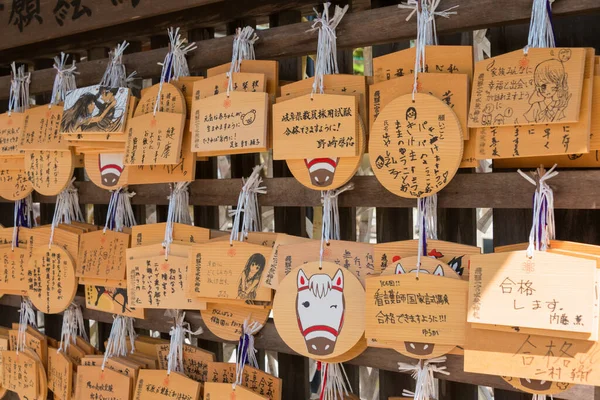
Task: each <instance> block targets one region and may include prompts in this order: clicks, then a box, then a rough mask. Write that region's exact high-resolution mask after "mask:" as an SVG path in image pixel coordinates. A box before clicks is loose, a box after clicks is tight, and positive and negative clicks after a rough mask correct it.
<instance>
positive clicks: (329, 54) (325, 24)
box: [307, 2, 349, 98]
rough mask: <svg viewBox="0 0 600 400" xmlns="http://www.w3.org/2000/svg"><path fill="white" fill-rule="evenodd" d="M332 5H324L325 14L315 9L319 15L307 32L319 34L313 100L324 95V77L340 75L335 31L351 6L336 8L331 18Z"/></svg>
mask: <svg viewBox="0 0 600 400" xmlns="http://www.w3.org/2000/svg"><path fill="white" fill-rule="evenodd" d="M330 5H331V3H329V2H327V3H324V4H323V13H322V14H321V13H319V12H318V11H317V9H316V8H313V10H314V11H315V13H316V14H317V16H316V18H315V19H314V22H313V24H312V26H311V28H310V29H309V30H308V31H307V32H314V31H318V32H319V39H318V42H317V60H316V62H315V80H314V83H313V87H312V92H311V98H312V96H313V95H314V94H315V93H317V91H318V93H319V94H323V93H324V85H325V84H324V75H331V74H337V73H339V69H338V62H337V37H336V34H335V29H336V28H337V26H338V25H339V23H340V21H341V20H342V18H343V17H344V15H345V14H346V11H348V8H349V6H348V5H347V4H346V6H344V8H341V7H340V6H337V5H336V6H335V11H334V13H333V17H332V18H331V19H330V18H329V6H330Z"/></svg>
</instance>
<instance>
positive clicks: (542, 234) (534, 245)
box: [517, 164, 558, 258]
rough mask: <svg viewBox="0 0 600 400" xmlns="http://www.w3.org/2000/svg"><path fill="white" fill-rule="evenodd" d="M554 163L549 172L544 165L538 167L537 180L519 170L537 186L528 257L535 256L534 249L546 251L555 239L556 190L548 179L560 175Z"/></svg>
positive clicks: (534, 196)
mask: <svg viewBox="0 0 600 400" xmlns="http://www.w3.org/2000/svg"><path fill="white" fill-rule="evenodd" d="M556 166H557V164H554V166H553V167H552V168H550V170H548V171H547V172H546V171H545V170H544V168H543V167H540V168H538V169H537V178H538V179H537V182H536V180H535V179H533V178H532V177H530V176H528V175H527V174H526V173H524V172H523V171H521V170H518V171H517V172H518V173H519V174H520V175H521V176H522V177H523V178H525V179H526V180H527V181H528V182H529V183H531V184H532V185H534V186H535V187H536V190H535V193H534V195H533V221H532V223H531V230H530V231H529V246H528V247H527V257H529V258H531V257H533V252H534V250H537V251H546V250H547V249H548V245H549V244H550V240H554V237H555V236H554V192H553V191H552V189H551V188H550V186H549V185H548V183H547V181H548V179H551V178H553V177H555V176H556V175H558V171H555V170H554V169H555V168H556Z"/></svg>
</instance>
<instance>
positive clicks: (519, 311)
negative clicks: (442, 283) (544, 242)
mask: <svg viewBox="0 0 600 400" xmlns="http://www.w3.org/2000/svg"><path fill="white" fill-rule="evenodd" d="M565 265H569V268H568V269H566V268H565V267H564V266H565ZM470 273H471V279H470V280H469V309H468V317H467V321H468V322H473V323H484V324H497V325H506V326H523V327H527V328H538V329H550V330H556V331H558V332H557V334H556V335H557V336H560V331H571V332H581V333H588V334H591V333H592V331H593V325H594V324H593V323H592V321H593V320H594V318H593V315H594V303H595V301H594V299H595V294H594V290H595V285H594V282H595V279H596V278H595V277H596V263H595V261H592V260H585V259H581V258H577V257H569V256H564V255H560V254H554V253H547V252H539V251H536V252H535V253H534V255H533V258H532V259H528V258H527V255H526V252H525V251H517V252H510V253H494V254H485V255H474V256H471V271H470ZM555 302H556V303H555ZM563 317H564V318H566V319H564V318H563ZM578 318H579V319H581V321H579V322H577V319H578Z"/></svg>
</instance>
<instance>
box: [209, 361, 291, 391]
mask: <svg viewBox="0 0 600 400" xmlns="http://www.w3.org/2000/svg"><path fill="white" fill-rule="evenodd" d="M235 368H236V365H235V364H234V363H225V362H210V363H208V382H216V383H229V384H233V383H234V382H235ZM242 386H243V387H245V388H246V389H250V390H251V391H253V392H254V393H256V394H259V395H261V396H265V397H267V398H268V399H271V400H281V389H282V380H281V379H280V378H277V377H276V376H273V375H271V374H267V373H266V372H264V371H261V370H260V369H257V368H253V367H251V366H249V365H245V366H244V370H243V371H242Z"/></svg>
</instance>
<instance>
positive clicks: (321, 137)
mask: <svg viewBox="0 0 600 400" xmlns="http://www.w3.org/2000/svg"><path fill="white" fill-rule="evenodd" d="M359 118H360V116H359V115H358V98H357V97H356V96H354V97H351V96H345V95H341V94H314V95H312V94H311V95H304V96H301V97H297V98H294V99H290V100H286V101H284V102H279V103H277V104H275V105H274V106H273V159H275V160H285V159H305V158H310V157H314V156H318V157H353V156H357V155H359V153H360V149H359V144H358V135H359V134H360V132H359V128H358V126H359V124H360V122H359V121H360V120H359Z"/></svg>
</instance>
